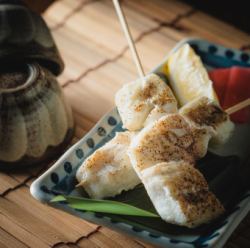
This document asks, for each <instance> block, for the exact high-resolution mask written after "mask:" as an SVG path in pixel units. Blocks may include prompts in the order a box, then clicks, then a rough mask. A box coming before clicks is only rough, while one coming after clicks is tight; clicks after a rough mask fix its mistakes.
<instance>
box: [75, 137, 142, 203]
mask: <svg viewBox="0 0 250 248" xmlns="http://www.w3.org/2000/svg"><path fill="white" fill-rule="evenodd" d="M133 135H134V134H133V133H130V132H122V133H117V134H116V136H115V137H114V138H113V139H112V140H110V141H109V142H108V143H106V144H105V145H104V146H103V147H101V148H99V149H98V150H96V151H95V152H94V153H93V154H92V155H90V156H89V157H88V158H87V159H86V160H85V161H84V162H83V164H82V165H81V167H80V168H79V169H78V171H77V173H76V178H77V180H78V182H79V184H78V185H77V186H83V187H84V189H85V190H86V192H87V193H88V194H89V195H90V197H91V198H104V197H112V196H115V195H118V194H120V193H121V192H122V191H123V190H125V191H126V190H129V189H133V188H134V187H135V186H136V185H138V184H139V183H140V180H139V178H138V176H137V175H136V173H135V171H134V169H133V167H132V165H131V163H130V160H129V157H128V155H127V149H128V146H129V144H130V140H131V139H132V137H133Z"/></svg>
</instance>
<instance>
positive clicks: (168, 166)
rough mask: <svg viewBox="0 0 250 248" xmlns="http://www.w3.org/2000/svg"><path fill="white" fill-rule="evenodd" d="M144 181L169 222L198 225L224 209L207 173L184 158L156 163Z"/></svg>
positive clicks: (143, 174) (150, 194) (157, 207)
mask: <svg viewBox="0 0 250 248" xmlns="http://www.w3.org/2000/svg"><path fill="white" fill-rule="evenodd" d="M141 178H142V182H143V184H144V186H145V188H146V190H147V193H148V195H149V197H150V199H151V200H152V202H153V205H154V206H155V208H156V210H157V212H158V213H159V214H160V216H161V218H162V219H164V220H165V221H166V222H169V223H173V224H177V225H182V226H187V227H195V226H198V225H200V224H202V223H207V222H210V221H211V220H212V219H215V218H216V217H218V216H219V215H220V214H222V213H223V211H224V208H223V206H222V205H221V203H220V202H219V200H218V199H217V198H216V197H215V195H214V194H213V193H211V192H210V191H209V189H208V185H207V182H206V180H205V178H204V177H203V175H202V174H201V173H200V172H199V171H198V170H197V169H195V168H194V167H193V166H192V165H190V164H188V163H187V162H184V161H178V162H177V161H172V162H164V163H159V164H156V165H154V166H152V167H149V168H147V169H145V170H143V171H142V173H141Z"/></svg>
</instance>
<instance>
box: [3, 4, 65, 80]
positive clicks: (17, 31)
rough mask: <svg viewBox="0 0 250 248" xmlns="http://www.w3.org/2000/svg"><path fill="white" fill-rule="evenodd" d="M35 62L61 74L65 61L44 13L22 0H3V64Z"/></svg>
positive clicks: (56, 73)
mask: <svg viewBox="0 0 250 248" xmlns="http://www.w3.org/2000/svg"><path fill="white" fill-rule="evenodd" d="M27 61H28V62H29V61H36V62H38V63H39V64H40V65H42V66H43V67H45V68H47V69H49V70H50V71H51V72H52V73H53V74H54V75H59V74H60V73H61V72H62V71H63V68H64V64H63V61H62V59H61V56H60V54H59V52H58V49H57V47H56V45H55V42H54V40H53V37H52V36H51V33H50V31H49V29H48V27H47V25H46V23H45V22H44V20H43V19H42V17H41V16H39V15H38V14H36V13H34V12H32V11H31V10H29V9H28V8H27V7H26V6H25V5H24V4H23V3H22V1H18V0H8V1H1V0H0V64H3V63H6V62H11V63H12V64H13V63H15V64H18V63H23V62H27Z"/></svg>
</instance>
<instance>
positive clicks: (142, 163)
mask: <svg viewBox="0 0 250 248" xmlns="http://www.w3.org/2000/svg"><path fill="white" fill-rule="evenodd" d="M211 135H212V130H209V129H207V128H199V127H197V126H195V125H192V124H191V123H189V122H188V121H187V120H186V119H185V118H184V117H183V116H181V115H180V114H169V115H166V116H164V117H161V118H160V119H159V120H157V121H155V122H154V123H152V124H151V125H149V126H147V127H145V128H144V129H142V131H141V132H140V133H139V134H138V135H137V136H136V137H134V139H133V140H132V142H131V145H130V147H129V150H128V154H129V157H130V160H131V163H132V165H133V167H134V168H135V170H136V172H137V173H138V175H139V177H140V172H141V171H142V170H144V169H146V168H148V167H151V166H153V165H155V164H157V163H161V162H170V161H178V160H184V161H187V162H188V163H189V164H193V165H194V164H195V161H196V160H197V159H199V158H201V157H203V156H205V154H206V153H207V146H208V141H209V139H210V138H211Z"/></svg>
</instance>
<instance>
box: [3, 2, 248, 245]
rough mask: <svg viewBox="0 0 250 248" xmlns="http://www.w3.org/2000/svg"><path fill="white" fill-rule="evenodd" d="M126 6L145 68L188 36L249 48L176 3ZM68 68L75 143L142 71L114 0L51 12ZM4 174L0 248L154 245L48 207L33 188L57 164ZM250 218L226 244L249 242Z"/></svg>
mask: <svg viewBox="0 0 250 248" xmlns="http://www.w3.org/2000/svg"><path fill="white" fill-rule="evenodd" d="M123 6H124V10H125V13H126V16H127V19H128V23H129V25H130V27H131V30H132V34H133V37H134V40H135V42H136V45H137V48H138V51H139V53H140V57H141V59H142V62H143V67H144V69H145V71H146V72H149V71H150V70H152V68H153V67H155V66H156V65H157V64H158V63H159V62H160V61H162V59H163V58H164V57H165V56H166V54H167V53H168V52H169V51H170V50H171V49H172V48H173V46H174V45H175V44H176V43H177V42H178V41H180V40H181V39H183V38H185V37H187V36H200V37H202V38H205V39H209V40H211V41H213V42H218V43H221V44H223V45H226V46H231V47H235V48H241V49H243V50H247V49H249V47H250V46H249V44H250V36H249V34H246V33H244V32H242V31H240V30H238V29H236V28H234V27H232V26H230V25H228V24H226V23H224V22H221V21H219V20H216V19H215V18H213V17H210V16H208V15H206V14H204V13H202V12H200V11H197V10H194V9H192V8H191V7H190V6H188V5H186V4H184V3H182V2H179V1H175V0H168V1H166V0H146V1H145V0H136V1H134V0H124V1H123ZM44 18H45V20H46V22H47V23H48V25H49V26H50V27H51V30H52V35H53V36H54V38H55V40H56V42H57V45H58V47H59V49H60V51H61V53H62V56H63V58H64V60H65V64H66V68H65V71H64V73H63V74H62V75H61V76H60V77H59V82H60V84H61V85H62V88H63V91H64V93H65V96H66V99H67V100H68V101H69V103H70V104H71V106H72V110H73V115H74V119H75V123H76V129H75V137H74V139H73V140H72V142H71V144H74V143H75V142H76V141H77V140H79V139H80V138H81V137H83V136H84V135H85V134H86V133H87V132H88V131H89V130H90V129H91V128H92V127H93V126H94V125H95V123H96V122H97V121H98V120H99V119H100V118H101V117H102V116H103V115H104V114H105V113H106V112H107V111H109V110H110V109H111V108H112V107H113V106H114V100H113V98H114V94H115V92H116V91H117V89H119V88H120V87H121V86H122V85H123V84H124V83H126V82H129V81H132V80H134V79H136V78H137V73H136V70H135V67H134V65H133V62H132V60H131V56H130V53H129V51H128V47H127V44H126V40H125V38H124V36H123V33H122V30H121V28H120V26H119V22H118V19H117V17H116V14H115V11H114V9H113V6H112V1H110V0H60V1H56V2H55V3H53V4H52V5H51V7H50V8H49V9H48V10H47V11H46V12H45V13H44ZM51 164H53V161H52V162H50V163H45V164H43V165H40V166H38V167H35V168H31V169H26V170H25V171H21V172H15V173H14V172H12V173H8V174H5V173H2V172H1V173H0V182H1V183H0V195H1V197H0V247H10V246H11V247H38V248H40V247H42V248H47V247H55V248H56V247H57V248H79V247H82V248H86V247H87V248H105V247H107V248H116V247H117V248H128V247H131V248H152V247H153V246H151V245H150V244H145V243H143V242H141V241H137V240H134V239H132V238H130V237H127V236H125V235H123V234H120V233H117V232H114V231H112V230H110V229H108V228H106V227H100V226H97V225H94V224H91V223H88V222H86V221H83V220H80V219H78V218H76V217H74V216H70V215H68V214H66V213H63V212H61V211H58V210H55V209H52V208H50V207H48V206H45V205H42V204H41V203H39V202H37V201H36V200H35V199H33V198H32V197H31V196H30V194H29V186H30V184H31V183H32V182H33V180H34V179H35V178H36V177H37V176H39V175H41V173H43V172H44V171H45V170H46V169H47V168H49V167H50V165H51ZM249 236H250V215H248V216H247V217H246V218H245V220H244V221H243V222H242V223H241V224H240V225H239V227H238V228H237V229H236V230H235V232H234V233H233V235H232V236H231V237H230V239H229V241H228V242H227V244H226V246H225V247H229V248H236V247H250V243H249Z"/></svg>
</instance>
